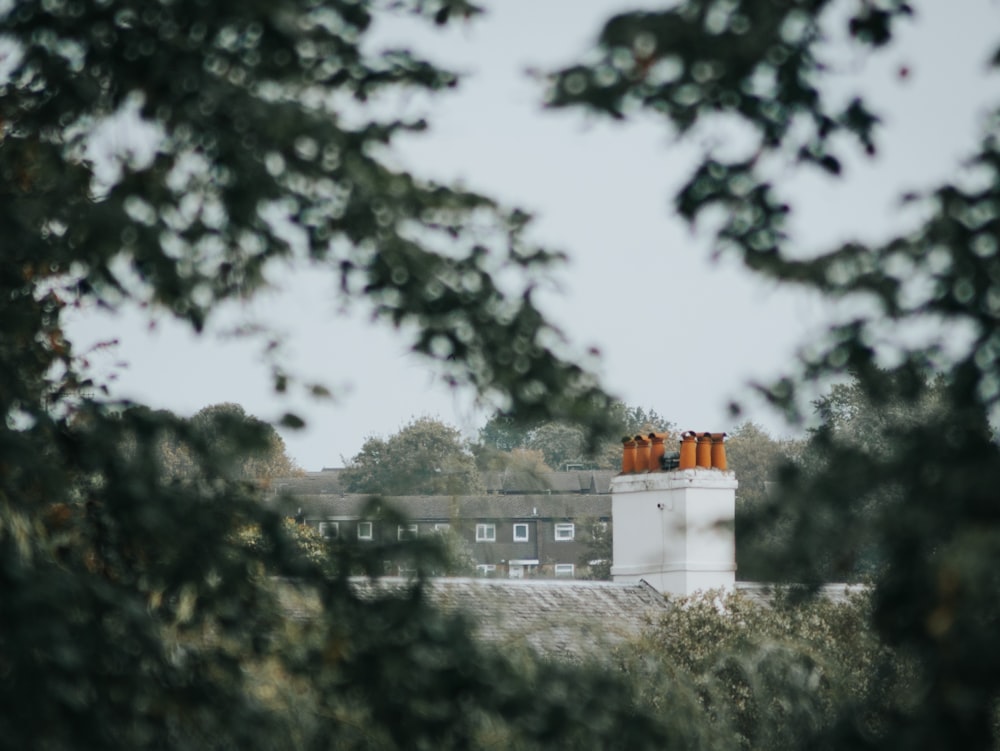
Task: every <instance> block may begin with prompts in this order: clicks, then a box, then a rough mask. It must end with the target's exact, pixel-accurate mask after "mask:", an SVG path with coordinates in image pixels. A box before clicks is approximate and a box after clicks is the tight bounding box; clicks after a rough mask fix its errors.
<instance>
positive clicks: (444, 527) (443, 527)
mask: <svg viewBox="0 0 1000 751" xmlns="http://www.w3.org/2000/svg"><path fill="white" fill-rule="evenodd" d="M450 529H451V524H449V523H448V522H438V523H437V524H435V525H434V531H435V532H437V533H438V534H440V533H441V532H448V531H449V530H450Z"/></svg>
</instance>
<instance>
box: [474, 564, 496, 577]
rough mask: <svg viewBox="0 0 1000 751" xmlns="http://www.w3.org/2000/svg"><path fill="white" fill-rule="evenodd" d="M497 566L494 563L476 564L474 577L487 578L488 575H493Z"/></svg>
mask: <svg viewBox="0 0 1000 751" xmlns="http://www.w3.org/2000/svg"><path fill="white" fill-rule="evenodd" d="M496 570H497V566H496V564H495V563H477V564H476V576H489V575H490V574H495V573H496Z"/></svg>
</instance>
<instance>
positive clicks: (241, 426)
mask: <svg viewBox="0 0 1000 751" xmlns="http://www.w3.org/2000/svg"><path fill="white" fill-rule="evenodd" d="M133 409H142V408H133ZM178 423H179V425H180V426H183V427H184V428H186V429H185V430H183V431H182V432H181V433H178V434H175V435H172V436H166V435H164V436H163V437H162V438H161V439H160V442H159V445H158V447H157V449H158V450H157V453H158V455H159V461H160V462H161V464H162V467H163V471H164V473H165V474H166V475H167V476H168V477H174V478H177V479H185V480H191V479H193V477H194V476H195V475H196V474H197V473H198V472H199V471H200V464H201V462H203V461H204V457H205V455H206V454H209V455H210V456H211V460H210V465H211V468H212V471H213V472H220V473H222V474H224V475H225V476H226V477H229V478H231V479H234V480H243V481H246V482H258V483H263V484H267V482H268V481H270V480H271V479H273V478H275V477H290V476H292V475H295V474H300V473H301V472H302V470H301V469H299V468H298V467H297V466H296V465H295V462H293V461H292V459H291V458H290V457H289V456H288V453H287V450H286V448H285V441H284V439H283V438H282V437H281V436H280V435H279V434H278V431H277V430H275V429H274V426H273V425H271V424H270V423H266V422H264V421H263V420H259V419H257V418H256V417H254V416H252V415H248V414H247V413H246V411H245V410H244V409H243V407H241V406H240V405H239V404H232V403H224V404H213V405H211V406H208V407H205V408H203V409H201V410H199V411H198V412H197V413H196V414H195V415H194V416H193V417H191V418H190V419H187V420H184V419H181V420H179V421H178ZM132 440H133V445H134V441H135V439H134V438H133V439H132Z"/></svg>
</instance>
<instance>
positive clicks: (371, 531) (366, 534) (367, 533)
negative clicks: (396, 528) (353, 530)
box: [358, 522, 375, 540]
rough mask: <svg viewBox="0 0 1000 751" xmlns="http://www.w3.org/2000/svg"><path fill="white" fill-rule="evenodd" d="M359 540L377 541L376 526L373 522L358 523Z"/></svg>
mask: <svg viewBox="0 0 1000 751" xmlns="http://www.w3.org/2000/svg"><path fill="white" fill-rule="evenodd" d="M358 539H359V540H373V539H375V525H373V524H372V523H371V522H358Z"/></svg>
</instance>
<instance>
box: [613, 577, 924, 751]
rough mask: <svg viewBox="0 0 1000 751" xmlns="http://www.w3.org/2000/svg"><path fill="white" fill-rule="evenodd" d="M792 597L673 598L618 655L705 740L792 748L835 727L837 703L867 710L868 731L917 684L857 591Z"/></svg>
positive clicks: (653, 696)
mask: <svg viewBox="0 0 1000 751" xmlns="http://www.w3.org/2000/svg"><path fill="white" fill-rule="evenodd" d="M799 597H800V595H798V596H797V595H796V592H795V591H794V590H787V591H781V590H778V591H777V592H774V593H772V599H771V601H770V602H769V603H768V604H763V603H760V602H756V601H754V600H753V599H752V598H751V597H748V596H747V595H745V594H743V593H732V594H728V595H726V594H724V593H722V592H718V591H709V592H705V593H699V594H696V595H692V596H688V597H678V598H676V599H674V600H673V602H672V604H673V605H674V607H672V608H670V609H668V610H667V611H665V613H664V615H662V616H661V617H659V618H657V619H656V620H655V621H654V622H653V623H651V624H650V626H649V627H648V628H647V629H646V630H645V631H644V632H643V633H642V635H641V636H640V637H639V638H638V639H636V640H635V641H634V642H632V643H630V644H628V645H626V646H625V647H624V648H622V649H620V650H619V655H618V656H619V659H620V661H621V664H622V667H623V669H624V670H626V671H627V672H628V673H629V674H630V675H633V676H634V678H635V679H636V680H637V681H639V682H641V684H642V685H643V692H644V694H645V698H646V699H647V700H648V701H650V702H651V703H652V704H653V705H654V706H657V707H660V708H662V709H663V710H667V708H668V707H670V706H671V705H673V704H675V703H677V702H678V700H680V701H684V702H685V703H686V704H687V705H688V711H689V712H690V713H691V715H692V716H694V717H697V718H698V719H697V721H696V724H698V725H700V726H702V727H704V728H705V731H704V732H705V733H706V735H707V736H708V737H709V739H710V740H709V742H708V743H706V745H707V746H709V747H714V748H753V749H781V748H789V747H796V746H797V745H798V744H800V743H801V739H802V737H803V736H808V735H812V734H816V733H817V731H819V732H820V733H823V732H827V733H829V732H832V731H834V729H835V727H836V722H837V714H838V711H839V708H840V707H842V706H843V705H844V704H852V705H856V706H859V707H863V708H865V712H866V714H865V716H864V718H863V723H864V728H865V730H866V731H869V730H871V729H872V725H871V720H872V718H876V717H879V716H881V715H883V714H885V713H887V712H892V711H895V710H896V709H897V708H898V707H899V706H900V704H902V703H904V702H905V697H906V695H907V693H908V692H909V691H912V690H913V688H914V684H913V678H914V675H913V674H912V672H910V670H909V665H908V663H907V661H906V659H905V658H904V657H903V656H902V655H899V654H896V653H895V652H893V651H892V650H889V649H887V648H886V647H884V646H883V645H882V644H880V643H879V639H878V635H877V634H876V633H875V631H874V629H872V628H871V626H870V623H869V616H870V611H871V602H870V601H869V600H868V598H867V597H865V596H864V595H857V594H856V595H852V596H850V597H849V598H846V601H842V602H834V601H831V600H829V599H825V598H823V599H817V600H814V601H809V602H802V601H801V600H800V599H798V598H799ZM880 669H882V671H881V672H880Z"/></svg>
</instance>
